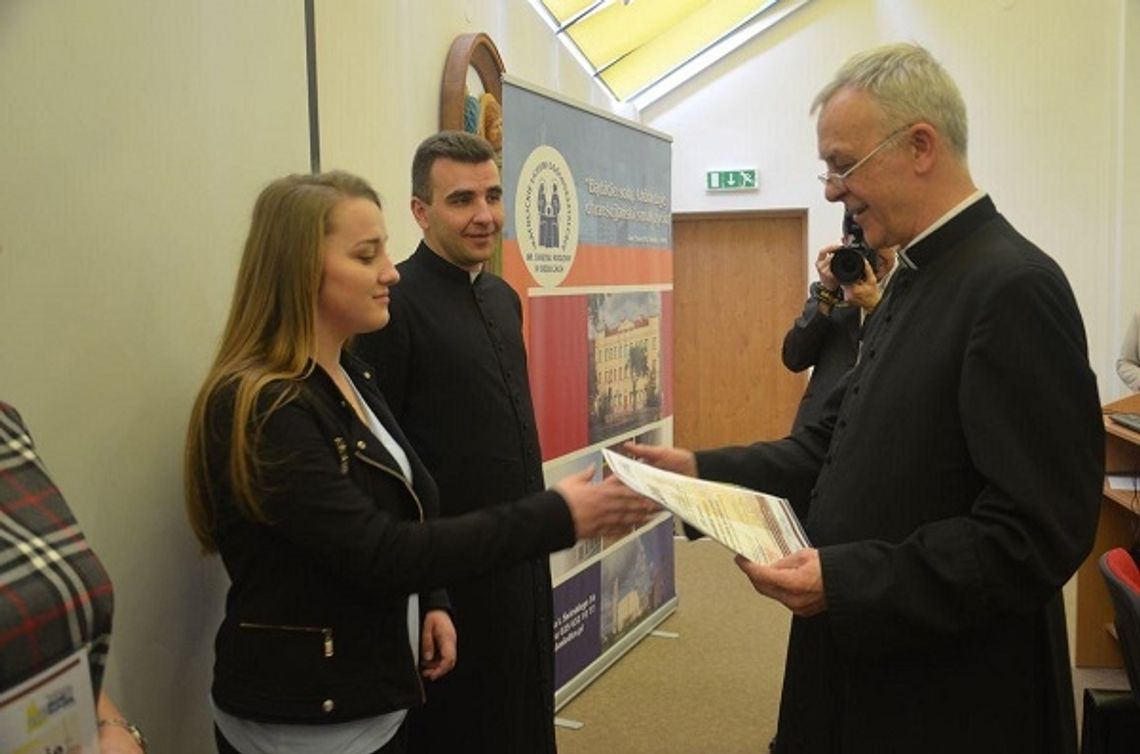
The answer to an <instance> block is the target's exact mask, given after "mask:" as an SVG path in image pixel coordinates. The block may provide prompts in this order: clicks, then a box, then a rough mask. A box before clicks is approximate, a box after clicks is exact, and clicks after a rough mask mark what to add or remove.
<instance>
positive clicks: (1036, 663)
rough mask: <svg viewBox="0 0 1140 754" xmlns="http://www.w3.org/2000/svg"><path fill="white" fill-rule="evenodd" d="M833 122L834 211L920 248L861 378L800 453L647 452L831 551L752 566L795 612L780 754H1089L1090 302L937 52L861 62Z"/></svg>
mask: <svg viewBox="0 0 1140 754" xmlns="http://www.w3.org/2000/svg"><path fill="white" fill-rule="evenodd" d="M815 110H818V112H819V117H818V122H817V137H818V144H819V154H820V157H821V158H822V159H823V160H824V162H825V163H826V166H827V172H826V173H825V174H824V175H823V176H821V179H822V180H823V183H824V191H825V193H826V196H827V198H828V200H830V201H833V202H841V203H842V204H843V205H844V207H845V208H846V210H847V212H849V213H851V214H852V215H853V216H854V218H855V220H856V221H857V222H858V223H859V225H861V226H862V228H863V231H864V234H865V238H866V241H867V243H868V244H869V245H870V246H872V247H880V248H882V247H887V246H892V245H897V246H899V248H900V251H899V254H898V260H899V265H900V269H899V271H898V273H897V276H896V278H895V281H894V282H893V284H892V291H891V294H890V296H888V297H887V298H886V300H885V301H884V303H883V304H882V305H881V306H880V307H879V308H878V309H877V310H876V313H875V317H874V320H873V325H872V326H871V328H870V331H869V332H868V333H866V336H865V340H864V342H863V346H862V356H861V358H860V360H859V363H858V365H857V366H856V367H855V368H854V369H853V370H852V371H851V372H850V373H849V374H848V375H847V376H846V377H845V378H844V382H843V383H841V386H840V387H839V388H837V390H836V391H835V392H833V393H832V397H831V399H830V400H829V401H828V405H827V406H826V407H825V412H824V416H823V418H822V419H821V420H820V421H819V422H818V423H815V424H812V425H809V426H807V427H804V428H802V429H800V430H798V431H797V432H795V433H793V434H792V435H791V436H789V437H787V438H785V439H783V440H778V441H775V442H764V443H757V444H755V445H752V446H749V447H743V448H722V449H718V450H711V451H704V452H698V453H696V454H694V453H692V452H690V451H685V450H679V449H672V448H653V447H646V446H633V450H634V452H635V453H637V454H638V455H639V456H642V457H644V458H646V459H647V460H649V461H650V462H653V463H655V464H657V465H659V466H662V467H666V468H671V469H674V470H676V471H681V472H684V473H689V474H693V475H699V476H701V477H703V478H708V479H717V480H725V481H731V482H735V483H738V484H743V485H746V486H749V487H753V488H756V489H761V490H765V491H767V492H772V493H776V494H779V495H783V496H785V497H788V498H790V499H792V500H803V501H806V502H804V503H802V504H801V505H800V507H799V510H798V513H799V514H800V516H801V517H802V519H803V521H804V524H805V528H806V531H807V534H808V536H809V538H810V540H811V541H812V543H813V547H811V548H808V549H804V550H801V551H800V552H798V553H795V554H793V555H791V556H789V557H787V558H785V559H784V560H782V561H779V562H777V563H775V564H772V565H769V566H764V565H759V564H757V563H752V562H749V561H746V560H744V559H738V565H739V566H740V568H741V569H742V570H743V571H744V573H745V574H746V575H747V576H748V578H749V579H750V581H751V582H752V584H753V586H754V587H755V588H756V590H757V591H758V592H760V593H761V594H764V595H767V596H769V597H772V598H773V599H776V600H779V601H780V602H781V603H783V604H784V605H786V606H787V607H788V608H789V609H791V611H792V612H793V613H794V614H795V617H794V618H793V621H792V631H791V636H790V639H789V646H788V653H787V666H786V672H785V678H784V688H783V696H782V699H781V706H780V721H779V731H778V737H777V742H776V750H777V751H780V752H797V753H801V752H809V753H810V752H829V753H830V752H843V753H844V754H858V753H860V752H867V753H868V754H871V753H875V754H877V753H879V752H924V753H926V754H929V753H930V752H948V753H949V752H954V753H955V754H957V753H959V752H971V754H979V753H985V752H993V753H994V754H998V753H1001V754H1008V752H1034V754H1039V753H1041V752H1046V753H1048V754H1053V753H1057V754H1059V753H1061V752H1065V753H1067V754H1071V753H1072V752H1075V751H1076V726H1075V712H1074V706H1073V689H1072V677H1071V671H1070V665H1069V654H1068V645H1067V640H1066V635H1065V616H1064V605H1063V602H1062V599H1061V587H1062V585H1063V584H1064V583H1065V582H1066V581H1068V579H1069V578H1070V577H1071V576H1072V574H1073V573H1074V572H1075V571H1076V569H1077V567H1078V566H1079V565H1080V563H1081V561H1082V560H1083V559H1084V557H1085V556H1086V554H1087V553H1088V551H1089V549H1090V548H1091V546H1092V541H1093V535H1094V532H1095V529H1096V521H1097V512H1098V509H1099V504H1100V490H1101V484H1102V481H1103V471H1104V457H1103V449H1104V427H1103V423H1102V420H1101V417H1100V410H1099V400H1098V398H1097V391H1096V381H1095V378H1094V375H1093V373H1092V371H1091V370H1090V369H1089V366H1088V357H1087V345H1086V341H1085V333H1084V325H1083V323H1082V321H1081V316H1080V313H1079V312H1078V310H1077V305H1076V301H1075V300H1074V298H1073V294H1072V291H1071V289H1070V287H1069V284H1068V282H1067V281H1066V279H1065V276H1064V274H1063V273H1062V272H1061V270H1060V268H1059V267H1058V266H1057V264H1056V263H1055V262H1054V261H1053V260H1052V259H1051V258H1050V257H1048V256H1047V255H1046V254H1045V253H1044V252H1042V251H1041V250H1040V249H1038V248H1037V247H1036V246H1035V245H1034V244H1033V243H1031V242H1030V241H1028V240H1027V239H1025V238H1024V237H1023V236H1021V235H1020V234H1019V233H1018V232H1017V231H1016V230H1015V229H1014V228H1013V227H1012V226H1011V225H1010V224H1009V223H1008V222H1007V221H1006V220H1005V218H1004V217H1002V216H1001V215H1000V214H999V213H998V211H997V209H996V207H995V205H994V203H993V201H992V200H991V199H990V198H989V196H988V195H986V194H985V193H984V192H982V191H979V190H978V189H977V188H976V187H975V186H974V183H973V181H972V179H971V177H970V171H969V167H968V165H967V161H966V110H965V105H964V103H963V101H962V98H961V95H960V94H959V92H958V89H957V87H956V86H955V84H954V82H953V81H952V80H951V79H950V77H949V75H948V74H947V73H946V71H945V70H944V69H943V68H942V66H941V65H939V64H938V63H937V62H936V61H935V60H934V59H933V58H932V57H931V56H930V54H929V53H928V52H927V51H926V50H924V49H923V48H921V47H918V46H915V45H909V44H903V45H891V46H888V47H883V48H879V49H875V50H870V51H868V52H865V53H862V54H859V55H856V56H855V57H854V58H852V59H851V60H849V61H848V62H847V63H846V64H844V65H843V66H842V68H840V70H839V72H838V73H837V75H836V77H835V79H834V80H833V81H832V82H831V83H830V84H828V85H827V86H826V87H825V88H824V89H823V90H822V91H821V92H820V94H819V95H818V96H817V98H816V100H815V104H814V107H813V111H815ZM713 748H715V747H713Z"/></svg>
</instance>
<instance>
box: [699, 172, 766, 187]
mask: <svg viewBox="0 0 1140 754" xmlns="http://www.w3.org/2000/svg"><path fill="white" fill-rule="evenodd" d="M705 188H707V189H708V190H709V191H747V190H749V189H755V188H756V169H755V168H744V169H741V170H710V171H709V172H708V174H707V176H706V178H705Z"/></svg>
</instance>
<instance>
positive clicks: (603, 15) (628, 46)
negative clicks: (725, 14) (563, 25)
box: [566, 0, 755, 69]
mask: <svg viewBox="0 0 1140 754" xmlns="http://www.w3.org/2000/svg"><path fill="white" fill-rule="evenodd" d="M752 2H755V0H752ZM713 4H715V2H714V0H633V2H630V3H629V4H625V3H620V2H615V3H612V4H610V5H608V6H606V7H604V8H601V9H600V10H598V11H597V12H596V13H591V14H590V15H589V16H587V17H585V18H583V19H582V20H581V21H579V22H578V23H575V24H574V25H572V26H571V27H570V28H569V29H567V32H566V33H567V34H569V35H570V38H571V39H572V40H573V41H574V43H575V44H576V45H578V49H579V50H581V52H582V54H583V55H585V56H586V59H587V60H589V61H590V62H591V63H592V64H593V65H594V67H595V68H599V69H600V68H605V67H606V66H607V65H609V64H610V63H612V62H613V61H615V60H617V59H618V58H620V57H621V56H622V55H625V54H626V53H628V52H629V51H630V50H635V49H637V48H638V47H641V46H642V45H643V44H645V43H647V42H649V41H650V40H652V39H654V38H655V37H657V36H659V35H661V34H663V33H665V32H667V31H668V30H669V29H671V28H676V27H677V26H679V25H687V24H688V20H687V19H688V17H689V16H692V15H693V14H694V13H695V12H697V11H698V10H700V9H701V8H702V7H705V6H708V5H713Z"/></svg>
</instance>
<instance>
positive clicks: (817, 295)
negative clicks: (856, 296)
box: [808, 280, 843, 306]
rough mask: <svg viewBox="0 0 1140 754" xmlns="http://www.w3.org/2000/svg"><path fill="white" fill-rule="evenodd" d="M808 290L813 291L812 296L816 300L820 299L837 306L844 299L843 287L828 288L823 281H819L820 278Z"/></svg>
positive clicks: (822, 302)
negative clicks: (835, 289) (837, 288)
mask: <svg viewBox="0 0 1140 754" xmlns="http://www.w3.org/2000/svg"><path fill="white" fill-rule="evenodd" d="M808 290H809V291H810V292H811V297H812V298H814V299H815V300H816V301H819V302H820V303H821V304H827V305H828V306H835V305H836V304H838V303H839V302H840V301H842V300H843V289H842V288H840V289H839V290H837V291H832V290H828V289H827V288H824V287H823V283H821V282H819V281H818V280H817V281H815V282H814V283H812V284H811V287H810V288H808Z"/></svg>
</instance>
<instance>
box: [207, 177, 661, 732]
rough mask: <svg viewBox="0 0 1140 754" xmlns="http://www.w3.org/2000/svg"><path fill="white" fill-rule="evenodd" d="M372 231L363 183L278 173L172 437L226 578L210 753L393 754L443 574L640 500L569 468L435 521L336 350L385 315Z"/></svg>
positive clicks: (410, 458)
mask: <svg viewBox="0 0 1140 754" xmlns="http://www.w3.org/2000/svg"><path fill="white" fill-rule="evenodd" d="M387 241H388V233H387V230H386V227H385V222H384V215H383V212H382V210H381V206H380V201H379V199H378V197H377V195H376V193H375V192H374V191H373V190H372V189H371V188H370V187H369V186H368V184H367V183H366V182H364V181H363V180H362V179H360V178H357V177H355V176H352V175H349V174H346V173H326V174H322V175H292V176H287V177H285V178H281V179H279V180H277V181H274V182H273V183H271V184H270V185H269V186H268V187H266V188H265V190H264V191H262V193H261V195H260V196H259V197H258V199H257V203H256V205H255V207H254V211H253V219H252V223H251V227H250V231H249V237H248V239H247V241H246V245H245V251H244V255H243V258H242V263H241V268H240V270H239V272H238V280H237V285H236V287H235V291H234V299H233V304H232V306H231V310H230V315H229V321H228V322H227V324H226V328H225V332H224V335H223V337H222V343H221V347H220V350H219V353H218V356H217V358H216V359H215V361H214V364H213V366H212V368H211V370H210V372H209V375H208V376H207V378H206V380H205V383H204V384H203V386H202V389H201V391H200V393H199V396H198V400H197V402H196V404H195V406H194V411H193V415H192V417H191V422H190V428H189V434H188V441H187V449H186V486H187V489H186V496H187V503H188V508H189V515H190V521H191V524H192V526H193V529H194V533H195V534H196V535H197V537H198V540H199V541H200V542H201V544H202V547H203V549H204V550H205V551H206V552H208V553H209V552H219V553H220V554H221V557H222V561H223V563H224V564H225V567H226V571H227V573H228V574H229V577H230V580H231V586H230V589H229V593H228V595H227V598H226V612H225V618H224V619H223V621H222V624H221V626H220V627H219V629H218V633H217V637H216V641H215V664H214V682H213V688H212V694H211V697H212V703H213V706H214V712H215V716H214V718H215V723H216V727H215V735H216V739H217V742H218V750H219V752H222V753H223V754H225V753H227V752H235V751H236V752H241V753H242V754H256V753H258V752H285V751H288V752H291V754H309V753H312V754H315V753H316V752H321V753H322V754H323V753H324V752H330V751H336V752H340V753H341V754H373V753H374V752H375V753H379V752H384V754H391V753H396V752H403V751H405V750H406V749H405V744H404V741H405V736H404V730H403V721H404V717H405V714H406V711H407V709H408V708H409V707H412V706H413V705H417V704H420V703H421V702H422V700H423V697H424V691H423V685H422V681H421V675H422V676H423V677H426V678H437V677H440V676H442V675H443V674H445V673H447V672H448V671H449V670H450V669H451V668H452V667H453V666H454V664H455V662H456V660H457V657H456V636H455V630H454V628H453V626H452V624H451V620H450V618H449V617H448V612H447V608H448V603H447V596H446V593H445V592H444V591H443V590H441V589H440V588H439V585H440V584H443V583H445V582H455V581H461V580H462V579H463V578H464V577H465V576H469V575H474V574H478V573H482V572H484V571H486V570H488V569H491V568H494V567H498V566H502V565H503V564H505V563H509V562H513V561H519V560H523V559H526V558H531V557H534V556H536V555H537V554H540V553H543V552H550V551H555V550H559V549H562V548H565V547H568V546H569V545H571V544H572V543H573V542H574V541H575V539H576V538H577V537H592V536H597V535H598V534H601V533H606V532H616V531H621V530H627V529H628V527H629V526H630V525H632V524H636V523H640V522H642V521H644V520H645V519H646V518H647V517H648V516H650V515H651V514H652V505H651V504H649V503H648V502H646V501H644V500H642V499H640V498H638V497H636V496H635V495H633V494H632V493H630V492H629V491H628V490H626V489H625V488H623V487H621V486H620V485H619V484H617V483H616V482H614V481H607V482H605V483H603V484H591V483H590V477H591V472H590V471H586V472H583V473H582V474H579V475H576V476H573V477H570V478H568V479H566V480H563V481H562V482H561V483H560V484H559V485H557V486H556V487H555V488H554V489H552V490H548V491H545V492H542V493H539V494H536V495H533V496H531V497H529V498H525V499H523V500H521V501H518V502H514V503H509V504H504V505H501V506H499V507H497V508H494V509H488V510H484V511H479V512H476V513H472V514H469V515H467V516H462V517H459V518H453V519H446V520H437V519H435V515H436V510H437V507H438V499H437V491H436V486H435V483H434V482H433V481H432V479H431V477H430V476H429V474H428V472H427V471H426V470H425V468H424V467H423V465H422V464H421V463H420V460H419V458H417V456H416V454H415V451H414V450H413V449H412V448H411V446H410V445H408V443H407V440H406V439H405V438H404V435H403V433H402V432H401V431H400V428H399V427H398V426H397V425H396V423H395V421H394V419H393V418H392V415H391V413H390V411H389V410H388V408H387V406H386V405H385V402H384V399H383V397H382V396H381V394H380V392H379V390H378V389H377V388H376V385H375V383H374V378H373V375H372V373H371V372H370V370H369V368H368V367H367V366H366V365H364V364H363V363H362V362H360V361H358V360H356V359H355V358H353V357H352V356H351V355H349V354H348V353H346V352H345V351H344V345H345V343H346V341H348V340H349V339H350V338H351V337H352V336H354V335H356V334H359V333H362V332H368V331H371V330H375V329H378V328H381V327H383V326H384V325H386V324H387V322H388V317H389V315H388V292H389V289H390V288H391V286H393V285H395V284H396V283H397V282H398V280H399V275H398V273H397V272H396V270H395V267H394V266H393V264H392V261H391V260H390V259H389V258H388V254H387V250H386V249H387ZM456 379H462V375H456ZM458 660H459V661H460V662H461V661H462V658H461V657H460V658H458Z"/></svg>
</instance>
